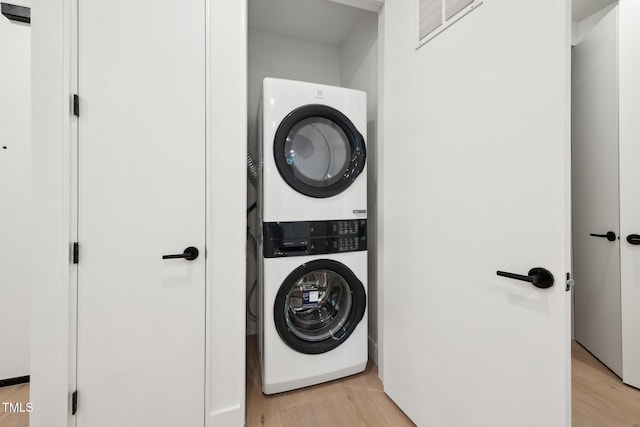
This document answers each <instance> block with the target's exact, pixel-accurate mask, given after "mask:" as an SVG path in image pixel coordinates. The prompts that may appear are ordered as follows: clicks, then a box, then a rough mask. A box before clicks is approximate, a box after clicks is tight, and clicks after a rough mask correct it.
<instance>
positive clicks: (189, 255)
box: [162, 246, 200, 261]
mask: <svg viewBox="0 0 640 427" xmlns="http://www.w3.org/2000/svg"><path fill="white" fill-rule="evenodd" d="M198 255H200V251H198V248H194V247H193V246H189V247H188V248H187V249H185V250H184V252H182V253H181V254H175V255H162V259H175V258H184V259H186V260H187V261H193V260H194V259H196V258H198Z"/></svg>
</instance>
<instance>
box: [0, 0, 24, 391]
mask: <svg viewBox="0 0 640 427" xmlns="http://www.w3.org/2000/svg"><path fill="white" fill-rule="evenodd" d="M12 4H17V5H20V6H27V7H28V6H30V5H31V2H30V1H29V0H18V1H15V2H12ZM30 41H31V28H30V26H29V24H27V23H23V22H17V21H10V20H9V19H7V18H6V17H5V16H3V15H0V58H2V60H1V61H2V62H1V64H2V65H0V325H3V327H2V332H1V333H0V337H1V339H0V380H4V379H13V378H17V377H22V376H26V375H29V339H30V334H29V325H30V323H31V322H30V320H29V316H30V312H31V310H30V289H29V280H30V277H29V273H28V272H29V268H30V263H31V259H30V256H28V255H27V254H29V253H30V249H29V248H30V243H31V235H30V230H31V225H32V224H31V221H30V215H31V80H30V79H31V43H30Z"/></svg>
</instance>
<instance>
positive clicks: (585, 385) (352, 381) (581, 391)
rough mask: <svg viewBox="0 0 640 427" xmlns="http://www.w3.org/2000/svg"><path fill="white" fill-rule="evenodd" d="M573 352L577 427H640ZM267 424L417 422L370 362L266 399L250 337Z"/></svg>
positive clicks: (20, 423) (252, 414) (621, 390)
mask: <svg viewBox="0 0 640 427" xmlns="http://www.w3.org/2000/svg"><path fill="white" fill-rule="evenodd" d="M571 353H572V355H571V359H572V386H573V396H572V403H573V427H640V390H637V389H634V388H632V387H628V386H626V385H624V384H622V381H620V380H619V379H618V377H616V376H615V375H614V374H613V373H611V371H609V370H608V369H607V368H605V367H604V366H603V365H602V364H601V363H600V362H599V361H598V360H597V359H595V358H594V357H593V356H592V355H591V354H589V352H588V351H586V350H585V349H584V348H582V347H581V346H580V345H579V344H577V343H575V342H574V343H572V352H571ZM28 401H29V385H28V384H21V385H16V386H11V387H2V388H0V427H28V426H29V417H28V414H26V413H22V414H15V413H6V412H5V411H4V408H3V406H2V405H1V402H12V403H16V402H22V404H23V407H24V405H25V404H26V403H27V402H28ZM34 410H35V411H37V410H38V408H34ZM263 425H264V426H282V427H301V426H318V427H320V426H331V427H336V426H341V427H342V426H344V427H348V426H374V427H377V426H380V427H382V426H385V427H386V426H393V427H402V426H412V425H413V424H412V423H411V421H409V420H408V419H407V418H406V417H405V416H404V414H403V413H402V412H401V411H400V410H399V409H398V408H397V407H396V406H395V405H394V404H393V402H392V401H391V400H390V399H389V398H388V397H387V396H386V395H385V394H384V392H383V391H382V384H381V383H380V380H379V379H378V375H377V367H376V366H375V365H374V364H373V363H371V362H369V365H368V366H367V369H366V370H365V372H363V373H362V374H359V375H355V376H352V377H349V378H345V379H343V380H338V381H332V382H330V383H327V384H322V385H318V386H315V387H308V388H305V389H302V390H298V391H293V392H289V393H282V394H278V395H275V396H269V397H268V396H264V395H263V394H262V392H261V390H260V366H259V363H258V352H257V348H256V342H255V337H249V339H248V341H247V426H249V427H255V426H263ZM141 427H146V426H141ZM424 427H428V426H424Z"/></svg>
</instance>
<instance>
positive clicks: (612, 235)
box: [589, 231, 616, 242]
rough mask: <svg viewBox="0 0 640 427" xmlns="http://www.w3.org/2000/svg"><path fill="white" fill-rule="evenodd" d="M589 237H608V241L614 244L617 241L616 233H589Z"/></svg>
mask: <svg viewBox="0 0 640 427" xmlns="http://www.w3.org/2000/svg"><path fill="white" fill-rule="evenodd" d="M589 236H593V237H606V238H607V240H608V241H610V242H613V241H615V240H616V233H614V232H613V231H607V234H596V233H589Z"/></svg>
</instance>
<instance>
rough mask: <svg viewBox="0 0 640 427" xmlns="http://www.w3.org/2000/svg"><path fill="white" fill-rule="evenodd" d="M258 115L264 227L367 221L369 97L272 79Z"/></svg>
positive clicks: (356, 92)
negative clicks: (279, 223) (275, 223)
mask: <svg viewBox="0 0 640 427" xmlns="http://www.w3.org/2000/svg"><path fill="white" fill-rule="evenodd" d="M258 116H259V117H258V122H259V127H260V129H259V131H261V133H262V135H261V143H259V144H258V145H259V148H258V149H259V151H260V153H259V157H260V158H261V160H262V171H263V173H262V182H260V183H259V186H260V187H261V188H260V192H261V193H262V194H261V195H262V197H261V198H262V200H260V202H262V206H261V214H262V220H263V221H267V222H273V221H308V220H331V219H350V218H366V212H367V211H366V209H367V173H366V172H367V171H366V144H365V138H366V130H367V107H366V94H365V93H364V92H361V91H357V90H352V89H346V88H341V87H334V86H327V85H321V84H315V83H306V82H299V81H291V80H282V79H273V78H266V79H264V81H263V90H262V103H261V112H260V113H259V115H258ZM329 201H330V202H329Z"/></svg>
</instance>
